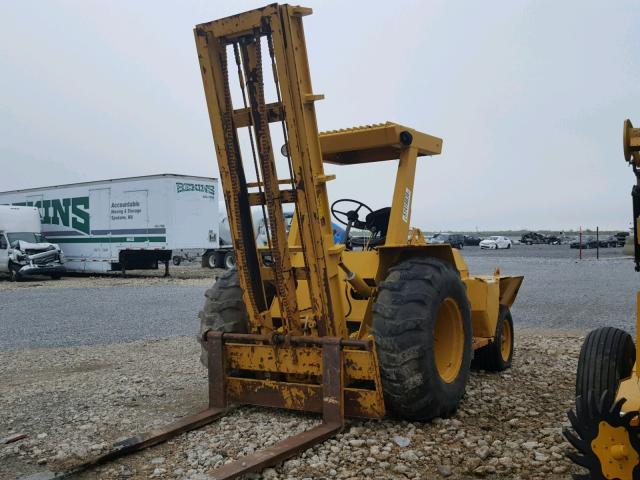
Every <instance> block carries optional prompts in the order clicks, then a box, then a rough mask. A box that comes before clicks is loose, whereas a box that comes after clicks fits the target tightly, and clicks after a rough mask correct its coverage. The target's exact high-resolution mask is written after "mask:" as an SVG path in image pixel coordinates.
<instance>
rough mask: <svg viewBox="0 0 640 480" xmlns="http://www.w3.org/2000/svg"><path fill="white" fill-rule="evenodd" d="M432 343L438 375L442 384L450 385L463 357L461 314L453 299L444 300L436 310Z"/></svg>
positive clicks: (456, 374) (456, 376) (455, 376)
mask: <svg viewBox="0 0 640 480" xmlns="http://www.w3.org/2000/svg"><path fill="white" fill-rule="evenodd" d="M433 341H434V344H433V354H434V357H435V361H436V368H437V369H438V374H439V375H440V378H441V379H442V381H443V382H445V383H451V382H453V381H454V380H455V379H456V378H458V374H459V373H460V367H461V366H462V360H463V357H464V326H463V323H462V314H461V313H460V308H459V307H458V303H457V302H456V301H455V300H454V299H453V298H450V297H448V298H445V299H444V301H443V302H442V304H441V305H440V308H439V309H438V314H437V317H436V324H435V327H434V331H433Z"/></svg>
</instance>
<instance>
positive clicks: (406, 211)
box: [402, 188, 411, 223]
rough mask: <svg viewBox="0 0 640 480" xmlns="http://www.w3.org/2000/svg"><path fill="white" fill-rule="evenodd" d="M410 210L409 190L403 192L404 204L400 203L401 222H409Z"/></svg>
mask: <svg viewBox="0 0 640 480" xmlns="http://www.w3.org/2000/svg"><path fill="white" fill-rule="evenodd" d="M410 208H411V190H409V189H408V188H407V189H405V191H404V202H403V203H402V220H404V221H405V223H406V222H409V209H410Z"/></svg>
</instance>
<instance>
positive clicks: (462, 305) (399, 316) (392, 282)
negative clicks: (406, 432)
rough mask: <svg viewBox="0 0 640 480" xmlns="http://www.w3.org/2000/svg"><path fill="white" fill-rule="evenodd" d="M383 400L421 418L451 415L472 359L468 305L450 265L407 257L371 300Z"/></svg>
mask: <svg viewBox="0 0 640 480" xmlns="http://www.w3.org/2000/svg"><path fill="white" fill-rule="evenodd" d="M373 333H374V337H375V341H376V347H377V351H378V360H379V364H380V376H381V379H382V388H383V391H384V397H385V404H386V405H387V408H388V409H389V410H390V411H391V412H392V413H394V414H396V415H398V416H400V417H402V418H405V419H408V420H420V421H425V420H429V419H431V418H434V417H446V416H450V415H452V414H453V413H454V412H455V411H456V409H457V408H458V404H459V402H460V399H461V398H462V396H463V395H464V392H465V388H466V385H467V379H468V377H469V367H470V363H471V354H472V350H471V340H472V330H471V311H470V308H469V301H468V299H467V293H466V289H465V287H464V284H463V283H462V280H461V279H460V275H459V273H458V272H457V270H456V269H455V268H454V267H453V265H451V264H449V263H446V262H443V261H441V260H438V259H435V258H411V259H408V260H404V261H402V262H400V263H399V264H398V265H396V266H395V267H392V268H391V269H389V274H388V275H387V278H386V279H385V281H384V282H382V283H381V284H380V286H379V293H378V298H377V300H376V302H375V304H374V306H373Z"/></svg>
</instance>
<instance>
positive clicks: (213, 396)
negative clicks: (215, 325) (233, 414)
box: [205, 330, 227, 408]
mask: <svg viewBox="0 0 640 480" xmlns="http://www.w3.org/2000/svg"><path fill="white" fill-rule="evenodd" d="M222 335H223V334H222V332H216V331H213V330H210V331H208V332H207V333H206V334H205V337H206V339H207V367H208V368H207V370H208V373H209V408H226V407H227V398H226V394H225V374H224V367H225V364H224V344H223V342H222Z"/></svg>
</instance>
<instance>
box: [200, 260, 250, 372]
mask: <svg viewBox="0 0 640 480" xmlns="http://www.w3.org/2000/svg"><path fill="white" fill-rule="evenodd" d="M204 295H205V297H206V300H205V302H204V306H203V307H202V310H201V311H200V313H199V314H198V317H199V318H200V335H198V342H200V346H201V353H200V362H201V363H202V364H203V365H204V366H205V367H206V366H207V349H206V343H205V342H204V341H203V340H202V336H203V335H204V333H205V332H206V331H207V330H210V329H213V330H216V331H220V332H227V333H230V332H231V333H246V332H247V325H248V324H249V316H248V315H247V307H246V306H245V304H244V301H243V299H242V288H241V287H240V278H239V277H238V271H237V270H227V271H226V272H224V273H223V274H222V275H221V276H220V278H218V280H217V281H216V283H214V284H213V287H211V288H210V289H209V290H207V291H206V292H205V294H204Z"/></svg>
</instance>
